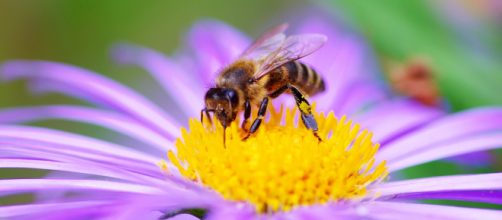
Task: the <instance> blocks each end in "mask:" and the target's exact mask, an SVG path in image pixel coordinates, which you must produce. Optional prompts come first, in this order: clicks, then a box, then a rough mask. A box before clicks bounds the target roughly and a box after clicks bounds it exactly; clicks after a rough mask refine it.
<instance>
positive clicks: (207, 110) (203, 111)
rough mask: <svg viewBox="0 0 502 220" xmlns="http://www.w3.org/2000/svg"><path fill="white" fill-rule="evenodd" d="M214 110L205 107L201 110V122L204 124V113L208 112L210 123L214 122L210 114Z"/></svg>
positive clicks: (207, 116)
mask: <svg viewBox="0 0 502 220" xmlns="http://www.w3.org/2000/svg"><path fill="white" fill-rule="evenodd" d="M212 111H213V110H210V109H207V108H203V109H202V110H200V122H201V123H202V124H204V113H206V118H207V120H209V124H213V120H212V119H211V115H209V112H212Z"/></svg>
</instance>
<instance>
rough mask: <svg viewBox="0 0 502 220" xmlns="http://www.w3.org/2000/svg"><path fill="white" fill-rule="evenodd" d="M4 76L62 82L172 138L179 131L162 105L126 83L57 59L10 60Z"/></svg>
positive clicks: (0, 73) (0, 69)
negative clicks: (128, 86) (57, 61)
mask: <svg viewBox="0 0 502 220" xmlns="http://www.w3.org/2000/svg"><path fill="white" fill-rule="evenodd" d="M0 76H2V77H3V78H4V79H6V80H13V79H18V78H27V79H33V80H39V79H40V80H46V81H48V82H53V83H56V84H49V86H50V85H53V86H58V84H59V85H61V86H62V88H63V90H65V91H66V90H73V91H75V92H74V93H72V94H69V95H74V94H75V93H77V94H84V96H83V97H92V99H91V100H89V101H94V100H101V103H107V105H108V106H112V107H114V108H116V109H117V110H120V111H123V112H125V113H127V114H130V115H131V116H133V117H135V118H137V119H138V120H140V121H142V122H144V123H145V124H147V125H148V126H152V127H153V128H154V129H156V130H158V131H160V132H163V133H164V134H166V135H169V136H170V137H177V136H178V134H179V130H178V126H177V123H176V121H175V120H173V119H171V118H170V117H169V116H168V115H166V114H165V113H164V112H163V111H162V110H160V108H159V107H158V106H156V105H155V104H153V103H152V102H150V101H149V100H147V99H146V98H144V97H143V96H141V95H140V94H138V93H136V92H135V91H133V90H131V89H129V88H127V87H126V86H124V85H121V84H119V83H117V82H115V81H113V80H111V79H108V78H105V77H103V76H100V75H98V74H96V73H93V72H91V71H87V70H84V69H80V68H77V67H74V66H70V65H65V64H60V63H53V62H42V61H10V62H7V63H5V64H3V65H1V66H0ZM55 89H56V90H57V88H55Z"/></svg>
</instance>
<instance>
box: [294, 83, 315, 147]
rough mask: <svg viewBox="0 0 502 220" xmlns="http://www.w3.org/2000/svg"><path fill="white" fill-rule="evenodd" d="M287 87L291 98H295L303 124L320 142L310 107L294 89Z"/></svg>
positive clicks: (303, 97)
mask: <svg viewBox="0 0 502 220" xmlns="http://www.w3.org/2000/svg"><path fill="white" fill-rule="evenodd" d="M287 86H288V88H289V90H290V91H291V94H293V96H294V97H295V101H296V106H298V109H299V110H300V113H301V116H302V122H303V124H304V125H305V127H307V128H308V129H310V130H312V132H313V133H314V136H315V137H316V138H317V139H319V141H322V139H321V138H320V137H319V135H318V134H317V131H318V130H319V128H318V127H317V122H316V120H315V118H314V115H313V114H312V108H311V107H310V104H309V102H308V101H307V99H305V96H304V95H303V94H302V93H301V92H300V91H299V90H298V89H297V88H296V87H294V86H293V85H291V84H288V85H287Z"/></svg>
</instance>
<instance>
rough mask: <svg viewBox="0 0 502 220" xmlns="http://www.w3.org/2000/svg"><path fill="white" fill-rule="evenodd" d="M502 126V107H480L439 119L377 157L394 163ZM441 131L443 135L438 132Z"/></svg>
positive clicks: (384, 147) (410, 134)
mask: <svg viewBox="0 0 502 220" xmlns="http://www.w3.org/2000/svg"><path fill="white" fill-rule="evenodd" d="M497 129H502V109H499V108H479V109H475V110H469V111H465V112H461V113H457V114H454V115H451V116H447V117H444V118H442V119H440V120H436V121H434V122H432V123H431V124H429V125H427V126H424V127H422V128H420V129H419V130H417V131H414V132H413V133H409V134H407V135H406V136H403V137H401V138H399V139H396V140H395V141H393V142H391V143H388V144H387V145H386V146H383V148H382V149H381V150H380V151H379V152H378V155H377V157H378V158H380V159H385V160H388V161H389V162H392V161H394V160H398V159H399V158H404V157H408V156H411V155H413V154H415V153H416V152H417V151H419V150H423V149H426V148H431V149H432V148H435V147H437V146H440V145H444V144H448V143H449V142H452V141H453V142H455V141H457V140H458V139H459V138H463V137H469V136H470V135H474V134H480V133H482V132H489V131H495V130H497ZM438 134H440V135H438Z"/></svg>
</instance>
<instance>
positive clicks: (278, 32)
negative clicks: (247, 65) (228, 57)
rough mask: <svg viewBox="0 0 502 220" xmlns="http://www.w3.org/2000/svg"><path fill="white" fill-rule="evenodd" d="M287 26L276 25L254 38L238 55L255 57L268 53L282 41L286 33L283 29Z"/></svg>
mask: <svg viewBox="0 0 502 220" xmlns="http://www.w3.org/2000/svg"><path fill="white" fill-rule="evenodd" d="M287 28H288V24H286V23H284V24H281V25H278V26H276V27H274V28H272V29H270V30H268V31H267V32H265V33H264V34H263V35H261V36H260V37H259V38H258V39H256V40H255V41H254V42H253V44H251V46H249V47H248V48H247V49H246V50H245V51H244V52H243V53H242V54H241V56H240V58H248V59H256V57H260V56H263V55H264V54H268V52H270V51H274V50H275V49H277V47H278V46H280V45H281V44H282V42H284V40H285V39H286V35H284V31H285V30H286V29H287Z"/></svg>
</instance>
